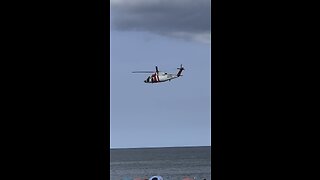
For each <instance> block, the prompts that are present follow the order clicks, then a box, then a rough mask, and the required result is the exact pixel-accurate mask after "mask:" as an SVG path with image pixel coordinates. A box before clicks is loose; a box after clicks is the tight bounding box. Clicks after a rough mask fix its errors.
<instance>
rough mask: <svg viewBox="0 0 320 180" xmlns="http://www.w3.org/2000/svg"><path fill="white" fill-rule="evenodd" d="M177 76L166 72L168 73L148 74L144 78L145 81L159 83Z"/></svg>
mask: <svg viewBox="0 0 320 180" xmlns="http://www.w3.org/2000/svg"><path fill="white" fill-rule="evenodd" d="M177 77H178V76H177V75H175V74H168V73H158V74H157V73H154V74H152V75H151V76H149V77H148V78H147V79H146V80H144V82H145V83H160V82H165V81H170V80H171V79H175V78H177Z"/></svg>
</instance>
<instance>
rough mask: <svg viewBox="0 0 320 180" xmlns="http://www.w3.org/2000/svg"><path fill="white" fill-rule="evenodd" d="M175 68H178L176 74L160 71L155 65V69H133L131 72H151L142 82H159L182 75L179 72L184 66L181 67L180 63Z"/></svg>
mask: <svg viewBox="0 0 320 180" xmlns="http://www.w3.org/2000/svg"><path fill="white" fill-rule="evenodd" d="M177 69H178V70H179V71H178V72H177V74H172V73H167V72H161V71H159V70H158V66H156V71H133V72H132V73H153V74H152V75H150V76H148V78H147V79H146V80H144V82H145V83H160V82H166V81H171V80H172V79H175V78H178V77H180V76H182V74H181V73H182V71H183V70H184V68H183V67H182V64H181V65H180V67H178V68H177Z"/></svg>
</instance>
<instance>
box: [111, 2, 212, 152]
mask: <svg viewBox="0 0 320 180" xmlns="http://www.w3.org/2000/svg"><path fill="white" fill-rule="evenodd" d="M180 64H183V67H184V68H185V71H183V72H182V74H183V76H181V77H179V78H177V79H174V80H172V81H167V82H163V83H155V84H151V83H150V84H149V83H144V82H143V81H144V80H145V79H146V78H147V77H148V76H149V74H133V73H132V71H154V70H155V66H158V68H159V71H166V72H169V73H176V72H177V71H178V70H177V67H179V66H180ZM210 145H211V1H210V0H197V1H194V0H111V1H110V148H138V147H181V146H210Z"/></svg>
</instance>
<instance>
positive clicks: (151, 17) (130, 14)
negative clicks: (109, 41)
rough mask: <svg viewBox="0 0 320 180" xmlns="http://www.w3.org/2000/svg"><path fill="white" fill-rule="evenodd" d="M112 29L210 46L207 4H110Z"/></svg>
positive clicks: (130, 0) (136, 0)
mask: <svg viewBox="0 0 320 180" xmlns="http://www.w3.org/2000/svg"><path fill="white" fill-rule="evenodd" d="M111 13H112V19H111V23H112V25H111V26H112V28H114V29H116V30H128V31H130V30H138V31H148V32H153V33H158V34H161V35H169V36H175V37H181V38H187V39H194V40H199V41H202V42H210V38H211V1H210V0H111Z"/></svg>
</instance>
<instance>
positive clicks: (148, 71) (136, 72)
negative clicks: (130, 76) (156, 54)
mask: <svg viewBox="0 0 320 180" xmlns="http://www.w3.org/2000/svg"><path fill="white" fill-rule="evenodd" d="M132 73H154V71H133V72H132Z"/></svg>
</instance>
